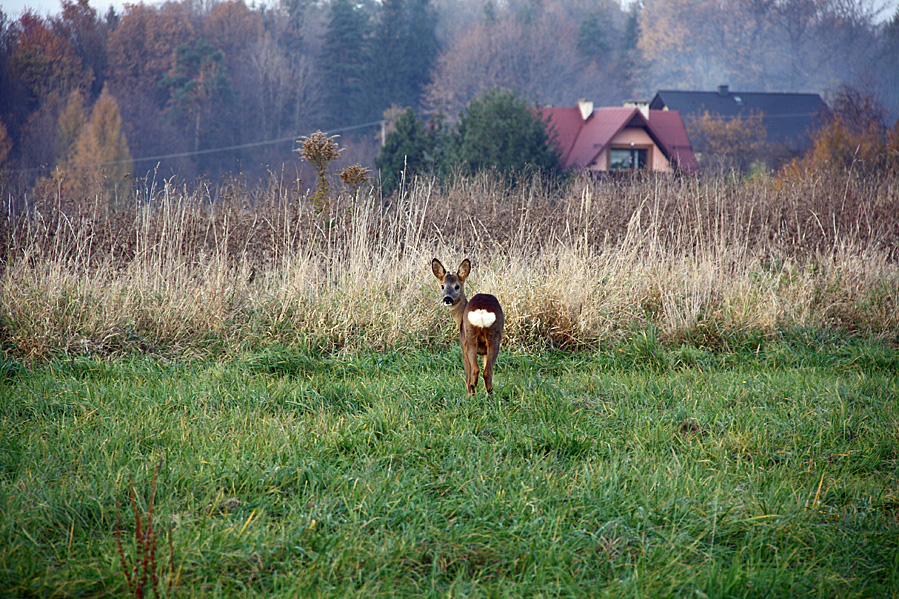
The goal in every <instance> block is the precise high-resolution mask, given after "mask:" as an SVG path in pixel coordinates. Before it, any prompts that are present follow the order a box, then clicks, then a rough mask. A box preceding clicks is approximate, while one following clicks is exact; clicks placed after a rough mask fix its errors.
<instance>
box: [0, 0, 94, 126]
mask: <svg viewBox="0 0 899 599" xmlns="http://www.w3.org/2000/svg"><path fill="white" fill-rule="evenodd" d="M12 29H13V32H12V46H13V47H12V52H11V54H10V57H9V62H10V66H11V67H12V68H13V69H14V70H15V72H16V73H17V75H18V78H19V79H20V80H21V81H22V82H23V84H24V85H25V89H26V90H27V93H28V100H29V102H30V105H31V107H32V108H37V106H38V105H39V104H40V103H41V102H42V101H43V100H44V99H45V98H47V96H48V95H50V94H51V93H53V94H56V95H57V96H58V97H64V96H65V95H67V94H68V92H69V90H71V89H73V88H76V87H84V86H85V85H86V84H87V83H88V82H89V79H90V78H89V77H88V76H86V75H85V73H83V72H82V71H81V61H80V60H79V59H78V56H77V55H76V54H75V51H74V50H73V49H72V45H71V44H70V43H69V41H68V40H66V39H64V38H62V37H60V36H59V35H57V33H56V32H54V31H53V29H52V27H51V24H50V23H49V22H48V21H47V20H45V19H43V18H41V17H39V16H37V15H36V14H35V13H34V12H31V11H26V12H25V13H24V14H23V15H22V16H21V17H20V18H19V20H18V21H16V23H15V24H14V25H13V28H12Z"/></svg>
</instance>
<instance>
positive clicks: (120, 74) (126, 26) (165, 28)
mask: <svg viewBox="0 0 899 599" xmlns="http://www.w3.org/2000/svg"><path fill="white" fill-rule="evenodd" d="M193 31H194V28H193V26H192V25H191V22H190V19H189V16H188V13H187V11H186V10H185V9H184V7H183V6H182V5H180V4H174V3H169V4H164V5H162V7H160V8H154V7H152V6H150V5H147V4H128V5H127V6H126V9H125V13H124V14H123V15H122V17H121V20H120V22H119V25H118V27H117V28H116V30H115V31H114V32H113V33H112V34H111V35H110V37H109V73H110V78H111V80H112V84H113V90H114V91H115V93H116V95H117V96H118V97H126V96H127V95H133V94H141V95H147V96H149V97H150V98H152V99H153V101H154V102H155V103H156V104H157V106H159V107H162V106H164V105H165V102H166V100H167V98H168V94H167V91H168V90H167V89H166V88H164V87H159V86H158V85H157V84H158V83H159V81H160V80H161V79H162V78H163V77H165V76H166V75H167V74H168V73H169V71H171V70H172V67H173V66H174V60H175V49H176V48H178V47H180V46H183V45H185V44H188V43H191V42H192V41H193V40H192V39H191V38H192V36H193Z"/></svg>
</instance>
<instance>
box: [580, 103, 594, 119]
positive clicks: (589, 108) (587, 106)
mask: <svg viewBox="0 0 899 599" xmlns="http://www.w3.org/2000/svg"><path fill="white" fill-rule="evenodd" d="M577 107H578V110H580V111H581V118H582V119H584V120H585V121H586V120H587V119H589V118H590V115H591V114H593V102H592V101H590V100H578V101H577Z"/></svg>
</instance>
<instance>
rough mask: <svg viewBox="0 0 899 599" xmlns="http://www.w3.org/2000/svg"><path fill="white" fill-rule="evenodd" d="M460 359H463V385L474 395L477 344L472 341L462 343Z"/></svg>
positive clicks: (476, 379)
mask: <svg viewBox="0 0 899 599" xmlns="http://www.w3.org/2000/svg"><path fill="white" fill-rule="evenodd" d="M462 359H463V360H464V361H465V386H466V387H467V388H468V392H469V393H470V394H472V395H474V390H475V388H476V387H477V386H478V373H479V371H478V346H477V345H476V344H472V343H466V344H463V345H462Z"/></svg>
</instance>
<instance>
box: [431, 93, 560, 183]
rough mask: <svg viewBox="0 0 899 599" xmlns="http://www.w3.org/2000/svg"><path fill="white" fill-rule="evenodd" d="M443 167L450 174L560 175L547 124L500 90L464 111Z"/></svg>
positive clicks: (557, 156)
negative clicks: (453, 171)
mask: <svg viewBox="0 0 899 599" xmlns="http://www.w3.org/2000/svg"><path fill="white" fill-rule="evenodd" d="M443 166H444V171H446V172H448V171H449V170H452V169H456V168H458V169H461V170H462V172H468V173H476V172H478V171H481V170H486V169H495V170H496V171H498V172H500V173H503V174H506V175H510V176H515V175H517V174H520V173H523V172H525V171H527V170H536V171H538V172H543V173H547V174H554V173H557V172H559V171H560V170H561V165H560V162H559V155H558V152H557V151H556V149H555V147H554V145H553V141H552V138H551V136H550V134H549V132H548V130H547V125H546V122H545V121H543V120H542V119H541V118H540V116H539V115H538V114H537V111H536V110H535V109H534V107H532V106H529V105H528V104H527V102H526V101H525V100H524V99H522V98H520V97H518V96H517V95H515V94H514V93H513V92H509V91H503V90H497V89H493V90H490V91H488V92H486V93H485V94H484V95H483V96H481V97H480V98H475V99H474V100H472V101H471V103H470V104H469V105H468V108H466V109H465V111H463V113H462V116H461V117H460V118H459V123H458V124H457V125H456V131H455V133H454V134H453V136H452V141H451V144H450V147H449V148H448V149H447V160H446V161H445V162H444V165H443Z"/></svg>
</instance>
